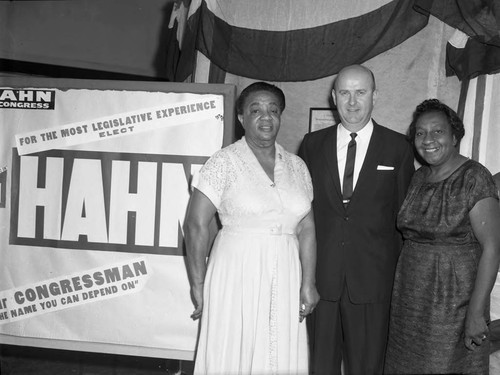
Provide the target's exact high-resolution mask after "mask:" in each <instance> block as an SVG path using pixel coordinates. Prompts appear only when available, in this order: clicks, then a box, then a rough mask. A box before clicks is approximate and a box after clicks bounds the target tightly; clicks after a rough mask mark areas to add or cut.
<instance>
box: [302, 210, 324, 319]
mask: <svg viewBox="0 0 500 375" xmlns="http://www.w3.org/2000/svg"><path fill="white" fill-rule="evenodd" d="M297 237H298V239H299V257H300V264H301V267H302V285H301V287H300V304H301V307H300V309H299V314H300V321H302V320H304V317H305V316H306V315H308V314H310V313H311V312H312V311H313V310H314V308H315V307H316V304H317V303H318V301H319V294H318V291H317V290H316V233H315V227H314V215H313V211H312V209H311V211H309V213H308V214H307V215H306V216H305V217H304V218H303V219H302V220H301V222H300V223H299V225H298V228H297Z"/></svg>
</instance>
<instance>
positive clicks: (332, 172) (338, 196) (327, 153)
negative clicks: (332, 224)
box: [322, 125, 342, 204]
mask: <svg viewBox="0 0 500 375" xmlns="http://www.w3.org/2000/svg"><path fill="white" fill-rule="evenodd" d="M337 126H338V125H335V126H333V127H332V128H331V129H330V131H329V132H328V133H327V135H326V137H325V138H324V139H323V146H322V149H323V156H324V158H325V164H326V166H327V168H328V172H329V176H330V178H331V181H332V185H333V186H334V189H330V190H329V197H330V198H331V199H332V201H333V202H340V204H342V192H341V190H340V179H339V166H338V161H337ZM330 186H331V185H330Z"/></svg>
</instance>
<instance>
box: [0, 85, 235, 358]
mask: <svg viewBox="0 0 500 375" xmlns="http://www.w3.org/2000/svg"><path fill="white" fill-rule="evenodd" d="M40 81H41V82H40ZM77 82H78V84H74V85H73V86H72V85H71V83H68V82H62V83H61V82H57V83H56V84H54V83H52V84H51V82H49V81H44V80H38V81H37V84H36V85H33V86H30V85H28V84H27V82H26V79H23V80H22V82H18V81H16V80H15V79H11V80H10V81H8V82H7V81H6V80H5V79H4V80H3V81H0V83H1V85H0V134H1V137H0V143H1V147H0V244H1V245H0V335H8V336H14V337H22V338H24V339H29V338H32V339H46V340H65V341H72V342H82V343H86V344H88V343H95V344H96V349H95V350H96V351H99V349H98V348H99V346H98V344H99V343H103V344H116V345H129V346H134V347H142V348H160V349H165V350H167V351H168V350H172V351H184V352H191V353H192V352H194V349H195V343H196V336H197V331H198V322H197V321H193V320H191V318H190V315H191V313H192V311H193V309H194V308H193V304H192V300H191V297H190V292H189V282H188V277H187V272H186V266H185V256H184V255H185V249H184V241H183V222H184V218H185V214H186V208H187V204H188V200H189V196H190V181H191V178H192V176H193V174H194V173H195V172H196V171H197V170H198V169H199V168H200V167H201V166H202V165H203V163H204V162H205V161H206V160H207V159H208V157H209V156H211V155H212V154H213V153H214V152H216V151H217V150H218V149H220V148H221V147H222V146H223V145H224V144H225V143H227V140H228V133H227V127H228V125H227V124H228V120H231V121H232V112H233V107H232V106H233V105H234V87H232V86H230V87H222V88H221V86H226V85H215V86H211V85H201V86H200V85H196V84H192V85H188V84H163V85H162V84H157V83H156V84H148V83H135V84H130V87H127V83H121V84H113V83H111V82H109V81H108V82H102V83H100V84H96V83H92V84H90V83H88V86H89V87H88V88H87V87H86V82H85V81H77ZM43 85H45V86H43ZM113 85H115V86H116V87H113ZM179 85H180V86H179ZM96 86H97V87H96ZM225 115H226V116H225ZM0 341H1V337H0ZM33 345H35V346H36V341H34V343H33ZM86 350H88V346H86Z"/></svg>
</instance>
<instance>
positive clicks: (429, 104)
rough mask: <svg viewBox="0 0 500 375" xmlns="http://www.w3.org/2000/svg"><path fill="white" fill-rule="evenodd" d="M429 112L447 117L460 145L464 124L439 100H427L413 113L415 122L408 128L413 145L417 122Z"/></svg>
mask: <svg viewBox="0 0 500 375" xmlns="http://www.w3.org/2000/svg"><path fill="white" fill-rule="evenodd" d="M429 112H441V113H443V114H444V115H445V116H446V118H447V119H448V123H449V124H450V126H451V131H452V133H453V135H454V136H455V138H456V140H457V145H458V144H459V143H460V140H461V139H462V138H463V137H464V134H465V129H464V123H463V122H462V119H461V118H460V117H459V116H458V115H457V113H456V112H455V111H454V110H453V109H451V108H450V107H448V106H447V105H446V104H444V103H442V102H440V101H439V100H438V99H427V100H424V101H423V102H422V103H420V104H419V105H418V106H417V108H416V109H415V112H413V120H412V122H411V124H410V127H409V128H408V139H409V140H410V141H411V142H412V143H413V142H414V141H415V132H416V126H417V121H418V119H419V118H420V117H421V116H422V115H423V114H425V113H429Z"/></svg>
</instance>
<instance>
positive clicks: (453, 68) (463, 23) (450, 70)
mask: <svg viewBox="0 0 500 375" xmlns="http://www.w3.org/2000/svg"><path fill="white" fill-rule="evenodd" d="M415 9H418V10H419V11H421V12H423V13H424V14H432V15H433V16H435V17H437V18H439V19H440V20H441V21H443V22H445V23H446V24H448V25H450V26H452V27H454V28H456V29H457V30H460V31H462V32H463V33H465V34H466V35H467V36H468V37H469V38H468V40H467V42H466V43H465V44H464V45H462V46H457V45H456V44H455V43H453V42H451V43H449V44H448V45H447V48H446V55H447V59H446V75H448V76H452V75H456V76H457V77H458V78H459V79H460V80H464V79H471V78H475V77H477V76H478V75H481V74H491V73H496V72H498V71H500V0H416V1H415Z"/></svg>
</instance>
